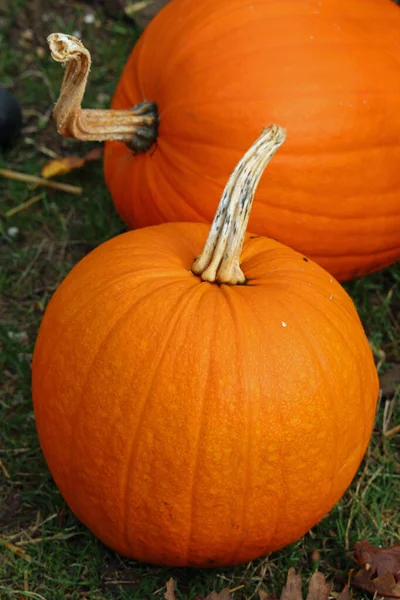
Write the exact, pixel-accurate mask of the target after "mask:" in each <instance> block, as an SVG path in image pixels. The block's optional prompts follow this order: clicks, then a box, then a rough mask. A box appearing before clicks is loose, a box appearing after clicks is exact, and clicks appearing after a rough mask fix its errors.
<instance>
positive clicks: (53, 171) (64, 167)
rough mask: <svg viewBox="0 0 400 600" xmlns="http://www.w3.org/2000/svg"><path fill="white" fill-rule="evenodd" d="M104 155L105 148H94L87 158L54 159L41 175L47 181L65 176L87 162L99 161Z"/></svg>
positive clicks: (47, 164)
mask: <svg viewBox="0 0 400 600" xmlns="http://www.w3.org/2000/svg"><path fill="white" fill-rule="evenodd" d="M102 155H103V148H102V147H99V148H94V149H93V150H91V151H90V152H88V153H87V154H86V156H65V157H63V158H54V159H53V160H50V161H49V162H47V163H46V164H44V165H43V167H42V172H41V175H42V177H44V178H45V179H50V178H51V177H56V176H57V175H64V174H65V173H69V172H70V171H73V170H74V169H80V168H81V167H83V166H84V165H85V164H86V163H87V162H90V161H92V160H99V159H100V158H101V157H102Z"/></svg>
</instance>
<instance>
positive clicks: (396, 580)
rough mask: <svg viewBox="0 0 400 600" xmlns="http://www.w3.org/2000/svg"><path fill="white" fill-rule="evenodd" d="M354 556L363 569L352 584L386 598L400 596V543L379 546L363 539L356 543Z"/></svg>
mask: <svg viewBox="0 0 400 600" xmlns="http://www.w3.org/2000/svg"><path fill="white" fill-rule="evenodd" d="M354 558H355V559H356V561H357V562H358V564H359V565H360V566H361V569H360V570H359V571H358V572H357V573H356V574H355V575H354V577H353V578H352V580H351V585H353V586H354V587H357V588H360V589H362V590H365V591H367V592H370V593H371V594H374V595H376V594H378V595H380V596H383V597H384V598H400V544H396V545H395V546H390V547H389V548H377V547H376V546H372V545H371V544H370V543H369V542H368V541H367V540H363V541H362V542H358V543H357V544H356V545H355V548H354ZM375 574H376V575H377V576H376V577H374V575H375Z"/></svg>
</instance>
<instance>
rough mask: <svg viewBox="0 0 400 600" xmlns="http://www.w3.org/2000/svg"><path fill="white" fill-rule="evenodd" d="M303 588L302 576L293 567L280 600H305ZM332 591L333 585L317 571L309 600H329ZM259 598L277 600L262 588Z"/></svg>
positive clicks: (308, 596)
mask: <svg viewBox="0 0 400 600" xmlns="http://www.w3.org/2000/svg"><path fill="white" fill-rule="evenodd" d="M301 587H302V582H301V575H297V574H296V571H295V570H294V569H293V567H291V568H290V569H289V571H288V574H287V579H286V585H285V586H284V587H283V589H282V593H281V597H280V600H303V594H302V591H301ZM331 589H332V585H331V584H330V583H327V582H326V580H325V576H324V575H323V574H322V573H320V572H319V571H316V572H315V573H314V574H313V575H312V577H311V579H310V584H309V586H308V594H307V600H328V597H329V594H330V593H331ZM345 589H346V588H345ZM344 591H345V590H343V592H344ZM343 592H342V593H343ZM258 597H259V599H260V600H276V598H275V597H274V596H270V595H269V594H267V592H265V591H264V590H262V589H261V588H260V589H259V590H258ZM341 600H350V595H348V596H347V597H346V596H343V597H342V598H341Z"/></svg>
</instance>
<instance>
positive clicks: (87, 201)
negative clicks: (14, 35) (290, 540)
mask: <svg viewBox="0 0 400 600" xmlns="http://www.w3.org/2000/svg"><path fill="white" fill-rule="evenodd" d="M12 4H13V9H12V11H11V9H10V10H9V11H6V12H5V13H4V15H5V16H3V21H2V24H3V30H2V31H0V36H1V37H0V50H1V51H0V71H1V72H2V74H4V79H3V82H4V83H5V84H6V85H8V86H12V87H13V89H14V90H15V92H16V93H17V94H18V96H19V97H20V98H21V99H23V103H24V109H25V110H26V115H27V118H26V127H27V129H26V131H25V133H24V135H23V136H22V138H21V140H20V141H19V142H18V144H17V146H16V147H15V148H14V149H13V150H12V152H11V153H10V154H8V155H7V156H6V157H3V158H0V167H3V168H12V169H15V170H20V171H24V172H28V173H32V174H38V173H39V171H40V167H41V165H42V164H43V163H44V162H46V161H47V160H48V156H47V155H46V152H48V150H49V149H50V150H56V151H57V152H61V151H63V152H67V153H68V152H69V153H71V152H73V153H76V154H83V153H84V152H85V151H86V150H87V149H88V148H89V147H92V146H90V145H86V144H81V143H78V142H74V141H65V140H61V138H59V137H58V135H57V133H56V130H55V127H54V124H53V123H52V121H51V119H50V118H49V107H50V106H51V104H52V102H53V101H54V99H55V98H56V94H57V91H58V88H59V84H60V81H61V77H62V72H61V69H60V67H59V65H55V64H54V63H53V62H52V61H51V59H50V57H49V54H48V52H47V48H45V50H46V52H45V55H44V56H42V57H40V56H38V55H37V54H36V46H37V42H35V43H34V44H33V45H32V49H31V50H29V49H28V50H23V49H22V48H21V47H19V46H18V44H14V45H9V44H8V42H7V39H8V35H9V28H10V25H11V21H12V19H13V13H15V6H16V3H12ZM24 6H25V3H24V2H23V0H21V1H20V2H19V4H18V8H19V9H20V8H21V7H22V8H23V7H24ZM44 6H45V7H47V10H48V12H49V13H50V21H49V22H48V25H46V27H47V31H46V28H44V29H43V31H41V32H39V40H40V39H44V36H45V34H47V33H50V32H51V31H53V30H55V29H60V30H62V31H66V32H69V33H71V32H73V31H74V30H82V27H83V25H82V14H83V11H84V9H83V8H80V7H79V6H77V7H75V8H71V9H69V10H68V11H67V14H66V15H64V16H62V15H61V14H60V11H58V14H57V15H55V14H52V13H51V10H50V8H49V6H50V3H47V4H46V3H44ZM97 14H98V17H99V19H100V20H101V22H102V24H103V29H102V31H103V33H102V35H101V36H100V38H99V31H100V29H96V30H94V29H91V30H90V28H89V27H88V26H85V27H86V30H85V41H86V42H87V44H88V45H89V47H90V48H91V49H93V60H94V66H93V70H92V74H91V79H90V85H89V93H88V96H87V105H89V104H90V105H91V106H94V105H97V106H99V105H102V104H103V105H104V104H107V102H108V100H107V97H104V96H101V97H99V93H100V92H101V94H106V95H111V93H112V91H113V89H114V87H115V84H116V82H117V79H118V76H119V73H120V72H121V69H122V66H123V64H124V61H125V59H126V56H127V53H128V51H129V50H130V48H131V46H132V44H133V41H134V39H135V35H136V32H135V30H134V29H133V28H132V27H131V26H130V25H129V24H127V23H124V22H118V21H115V20H114V21H113V20H108V19H107V18H106V16H105V15H104V14H103V13H101V12H98V13H97ZM52 19H53V20H52ZM91 27H92V28H93V27H94V26H93V25H92V26H91ZM40 36H41V37H40ZM43 47H44V46H43ZM29 71H30V74H29ZM27 72H28V75H26V74H27ZM46 149H47V150H46ZM63 180H64V181H65V182H68V183H71V184H75V185H80V186H82V187H83V190H84V192H83V194H82V196H76V197H73V196H71V195H67V194H62V193H54V192H43V199H42V200H41V201H40V202H38V203H36V204H34V205H32V206H31V207H29V208H27V209H25V210H23V211H21V212H19V213H17V214H16V215H15V216H13V217H10V218H6V217H5V213H6V211H7V210H9V209H11V208H12V207H15V206H18V205H19V204H21V203H23V202H25V201H27V200H28V199H29V198H31V197H32V196H34V195H35V194H37V193H38V190H35V189H32V187H31V186H28V185H26V184H22V183H19V182H15V181H10V180H1V179H0V196H1V198H2V199H3V202H2V206H1V214H2V216H1V219H0V227H1V238H2V239H1V246H0V252H1V271H0V290H1V305H0V319H1V322H0V344H1V353H0V373H1V379H2V387H1V391H0V461H1V462H0V536H1V539H2V543H3V545H2V548H1V550H0V598H1V599H8V598H10V599H15V598H36V599H41V598H45V599H46V600H63V599H64V598H65V599H66V598H69V599H76V600H78V599H81V598H87V599H96V600H100V599H102V600H106V599H107V600H111V599H120V600H124V599H126V600H128V598H129V599H130V600H134V599H137V600H144V599H147V598H163V597H164V585H165V582H166V580H167V579H168V578H169V577H171V576H173V577H174V578H175V579H176V580H177V583H178V590H179V591H178V592H177V598H181V599H183V598H185V599H189V600H191V599H195V598H196V597H197V596H198V595H204V596H206V595H207V594H208V593H210V592H211V591H212V590H214V589H215V590H217V591H219V590H221V589H222V588H224V587H227V586H229V587H230V588H238V587H239V588H240V589H239V590H238V591H237V592H235V593H234V598H235V599H236V600H239V599H242V598H250V597H256V596H254V595H253V594H254V593H255V590H256V587H257V586H258V585H260V584H262V585H263V586H264V587H265V588H266V589H268V590H269V591H271V592H275V593H276V594H278V593H279V591H280V589H281V587H282V585H283V583H284V580H285V577H286V573H287V570H288V568H289V567H290V566H294V567H296V568H297V569H299V570H300V571H301V572H302V574H303V575H304V579H307V578H308V577H309V576H310V575H311V573H312V572H313V571H314V570H315V569H316V568H317V567H318V568H319V569H321V570H322V571H323V572H324V573H325V574H326V575H327V576H328V577H329V578H330V579H331V580H332V581H334V582H335V583H336V584H337V585H338V587H341V586H342V585H343V584H344V582H345V581H346V578H347V573H348V571H349V569H350V568H352V567H353V566H354V564H353V562H352V559H351V556H350V555H349V550H351V549H352V547H353V545H354V543H355V542H356V541H358V540H361V539H363V538H366V537H367V538H368V539H369V541H370V542H371V543H373V544H377V545H378V544H379V545H382V546H387V545H390V544H393V543H396V542H397V541H398V539H399V534H400V521H399V511H398V499H399V498H400V463H399V452H398V451H399V447H398V436H397V438H396V436H393V437H392V438H390V439H386V438H385V437H384V435H383V431H384V429H385V428H386V429H387V428H390V427H393V426H394V425H396V424H397V423H399V421H400V410H399V401H398V400H399V390H397V393H396V392H395V390H394V389H393V392H392V394H390V395H388V396H387V397H386V398H384V399H383V400H382V402H381V404H380V408H379V411H378V415H377V419H376V425H375V429H374V433H373V436H372V440H371V444H370V447H369V450H368V453H367V456H366V458H365V460H364V462H363V464H362V466H361V468H360V471H359V474H358V476H357V477H356V479H355V481H354V482H353V485H352V486H351V488H350V490H349V491H348V492H347V493H346V495H345V496H344V498H343V499H342V500H341V502H340V503H339V504H338V505H337V506H336V507H335V508H334V509H333V510H332V512H331V513H330V514H329V515H328V516H327V517H326V518H325V519H324V520H323V521H322V522H321V523H320V524H319V525H318V526H317V527H315V528H314V529H313V530H312V531H311V532H309V533H308V534H307V535H306V536H305V537H304V538H302V539H301V540H299V541H298V542H297V543H295V544H292V545H291V546H289V547H287V548H285V549H284V550H282V551H280V552H277V553H274V554H273V555H271V556H270V557H267V558H264V559H261V560H258V561H254V562H253V563H250V564H249V565H244V566H241V567H235V568H230V569H216V570H191V569H164V568H157V567H151V566H147V565H142V564H140V563H138V562H135V561H133V560H128V559H125V558H122V557H120V556H118V555H116V554H115V553H114V552H112V551H111V550H109V549H107V548H106V547H105V546H103V545H102V544H101V543H100V542H99V541H98V540H97V539H96V538H94V537H93V535H92V534H91V533H90V532H89V531H88V530H87V529H86V528H85V527H83V526H82V525H81V524H80V523H79V522H78V521H77V520H76V519H75V517H74V516H73V515H72V514H71V512H70V511H69V509H68V507H67V506H66V505H65V503H64V501H63V499H62V497H61V496H60V494H59V492H58V490H57V488H56V487H55V485H54V483H53V481H52V478H51V476H50V474H49V472H48V470H47V467H46V465H45V462H44V459H43V457H42V454H41V451H40V448H39V443H38V440H37V436H36V432H35V423H34V417H33V411H32V404H31V396H30V360H31V354H32V351H33V346H34V342H35V337H36V333H37V330H38V326H39V323H40V320H41V317H42V315H43V311H44V308H45V306H46V304H47V302H48V300H49V298H50V297H51V295H52V293H53V291H54V290H55V289H56V287H57V285H58V284H59V283H60V282H61V281H62V279H63V278H64V277H65V275H66V273H67V272H68V271H69V270H70V269H71V267H72V266H73V265H74V264H76V262H77V261H78V260H79V259H80V258H81V257H82V256H84V255H85V254H86V253H87V252H89V251H90V250H91V249H92V248H94V247H95V246H97V245H98V244H99V243H101V242H102V241H104V240H106V239H108V238H109V237H111V236H113V235H115V234H117V233H119V232H121V231H124V230H125V226H124V225H123V223H122V222H121V221H120V219H119V218H118V216H117V215H116V213H115V211H114V209H113V206H112V202H111V198H110V196H109V193H108V191H107V190H106V188H105V185H104V183H103V175H102V166H101V164H100V163H98V164H95V163H90V164H88V165H87V166H86V167H85V169H83V170H81V171H79V172H75V173H71V174H69V175H67V176H64V177H63ZM10 227H17V228H18V235H17V236H12V235H11V233H12V232H11V233H10ZM346 287H347V289H348V291H349V293H350V294H351V295H352V297H353V299H354V301H355V303H356V305H357V307H358V309H359V311H360V315H361V318H362V320H363V323H364V326H365V328H366V331H367V334H368V336H369V338H370V340H371V343H372V346H373V348H374V352H375V355H376V358H377V361H378V362H379V370H380V373H381V374H382V375H384V373H385V372H386V371H388V370H390V368H391V367H392V366H393V364H395V363H398V362H399V361H400V328H399V314H400V293H399V292H400V266H399V265H397V266H394V267H392V268H390V269H386V270H385V271H382V272H381V273H377V274H375V275H371V276H368V277H365V278H363V279H360V280H357V281H354V282H352V283H350V284H348V285H347V286H346ZM5 543H7V544H9V545H10V544H12V545H13V546H8V547H7V546H6V545H5ZM16 549H18V550H19V551H22V552H23V553H24V554H22V556H20V555H19V554H18V553H17V552H16ZM354 594H355V596H356V597H357V598H359V599H361V598H363V594H362V593H361V592H354ZM252 595H253V596H252Z"/></svg>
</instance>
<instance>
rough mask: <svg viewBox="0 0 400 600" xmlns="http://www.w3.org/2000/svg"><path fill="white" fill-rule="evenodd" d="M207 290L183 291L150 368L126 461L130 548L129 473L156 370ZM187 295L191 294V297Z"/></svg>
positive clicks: (126, 521) (128, 542) (125, 531)
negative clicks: (180, 323) (182, 322)
mask: <svg viewBox="0 0 400 600" xmlns="http://www.w3.org/2000/svg"><path fill="white" fill-rule="evenodd" d="M205 291H206V290H205V288H204V286H201V285H194V286H192V287H190V288H188V289H187V290H186V291H185V292H183V293H182V295H181V297H180V299H179V302H178V304H176V305H174V306H173V307H172V311H171V313H172V319H171V321H169V323H168V329H164V330H163V339H162V343H161V342H160V345H159V346H158V348H157V354H158V355H159V356H158V357H157V360H154V362H153V364H152V369H151V370H149V387H148V389H147V391H146V393H145V397H144V398H142V407H141V409H140V410H139V411H138V412H139V418H138V419H137V422H136V427H135V432H134V433H133V434H132V438H131V444H130V448H128V449H127V456H128V459H127V462H126V464H127V468H126V473H125V484H124V490H125V491H124V493H123V497H124V499H125V500H124V506H125V515H124V522H125V530H124V537H125V540H126V543H127V546H128V547H129V548H133V547H134V544H133V543H132V540H131V538H130V535H129V531H128V523H129V520H128V518H127V517H128V515H129V513H130V510H129V500H130V496H129V483H130V482H129V474H130V473H131V472H132V471H133V470H134V465H135V460H136V456H137V448H138V445H139V444H138V440H139V438H140V434H141V432H142V431H143V428H142V427H141V424H142V422H143V419H144V417H145V414H146V412H145V409H146V407H147V408H148V402H149V397H150V394H151V391H152V389H153V386H154V383H155V380H156V372H157V369H158V368H159V367H160V365H161V363H162V361H163V360H164V358H165V352H166V350H167V348H168V344H169V342H170V340H171V338H172V336H173V334H174V330H175V327H176V324H177V323H178V321H179V320H180V319H181V318H182V315H183V313H184V311H185V310H187V309H188V307H189V304H190V302H192V300H193V299H194V298H195V296H196V294H199V292H200V297H201V295H202V294H204V292H205ZM187 296H189V298H188V297H187Z"/></svg>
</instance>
